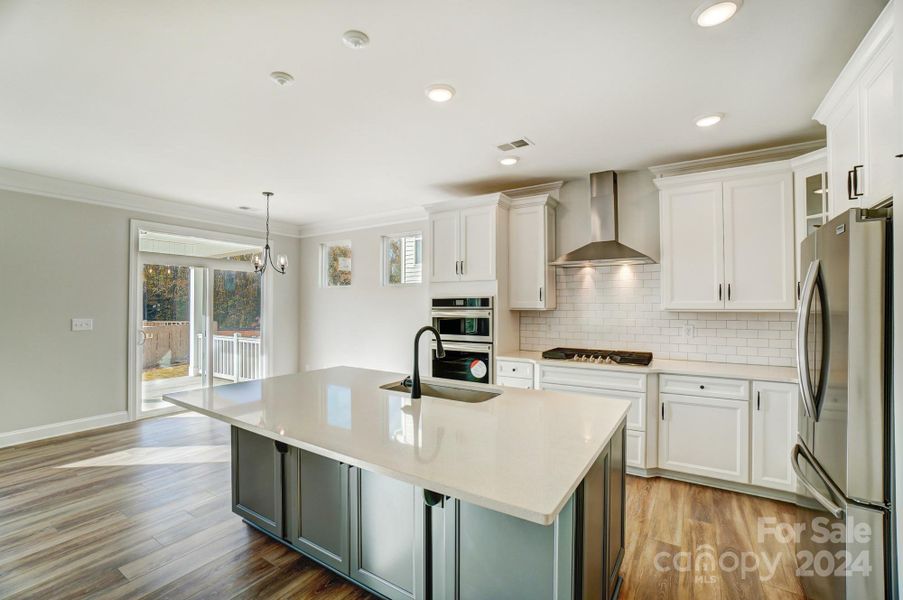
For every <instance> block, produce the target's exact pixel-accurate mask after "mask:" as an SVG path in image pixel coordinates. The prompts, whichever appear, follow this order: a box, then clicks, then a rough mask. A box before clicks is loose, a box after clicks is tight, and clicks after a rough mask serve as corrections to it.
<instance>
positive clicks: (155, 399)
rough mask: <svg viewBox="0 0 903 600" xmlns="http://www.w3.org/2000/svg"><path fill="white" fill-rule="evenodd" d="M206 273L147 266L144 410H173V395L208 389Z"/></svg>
mask: <svg viewBox="0 0 903 600" xmlns="http://www.w3.org/2000/svg"><path fill="white" fill-rule="evenodd" d="M206 284H207V269H205V268H203V267H191V266H181V265H173V264H154V263H149V264H144V265H143V267H142V269H141V306H140V312H141V314H140V323H139V324H138V352H137V358H138V367H139V369H140V375H141V377H140V381H141V396H140V399H141V406H140V411H141V413H142V414H144V413H154V412H158V411H160V410H161V409H165V408H171V406H172V405H170V404H169V403H168V402H164V401H163V399H162V397H163V395H164V394H167V393H170V392H180V391H184V390H193V389H197V388H201V387H204V386H206V385H208V381H207V377H206V369H205V365H206V359H207V348H206V343H205V340H206V336H207V311H206V310H205V307H206V297H207V285H206Z"/></svg>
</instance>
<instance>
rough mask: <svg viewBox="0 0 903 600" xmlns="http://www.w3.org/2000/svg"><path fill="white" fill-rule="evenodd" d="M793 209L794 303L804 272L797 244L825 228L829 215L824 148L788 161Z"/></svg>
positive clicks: (828, 192) (826, 159) (829, 195)
mask: <svg viewBox="0 0 903 600" xmlns="http://www.w3.org/2000/svg"><path fill="white" fill-rule="evenodd" d="M791 164H792V166H793V187H794V194H793V195H794V201H795V206H796V208H795V210H796V215H795V219H796V244H795V246H796V280H797V286H796V289H797V300H799V292H800V288H801V286H802V282H801V279H802V277H803V276H805V273H803V272H801V269H800V244H801V243H802V242H803V240H805V239H806V237H808V236H809V235H810V234H812V233H813V232H814V231H815V230H816V229H818V228H819V227H821V226H822V225H824V224H825V223H826V222H827V221H828V219H829V215H830V212H831V205H830V197H831V194H830V192H831V189H830V187H829V184H830V182H829V181H828V157H827V153H826V151H825V150H824V149H821V150H816V151H815V152H810V153H809V154H806V155H804V156H800V157H799V158H796V159H794V160H792V161H791Z"/></svg>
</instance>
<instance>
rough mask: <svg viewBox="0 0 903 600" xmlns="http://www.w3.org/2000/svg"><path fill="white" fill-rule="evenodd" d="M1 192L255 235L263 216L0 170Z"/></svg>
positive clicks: (274, 226)
mask: <svg viewBox="0 0 903 600" xmlns="http://www.w3.org/2000/svg"><path fill="white" fill-rule="evenodd" d="M0 189H3V190H9V191H13V192H22V193H25V194H34V195H37V196H47V197H49V198H58V199H60V200H71V201H73V202H82V203H85V204H94V205H98V206H106V207H109V208H116V209H120V210H125V211H129V212H133V213H141V214H146V215H160V216H165V217H171V218H176V219H184V220H188V221H197V222H201V223H205V224H208V225H219V226H222V227H233V228H236V229H247V230H251V231H255V232H258V233H259V232H260V231H262V230H263V227H264V216H263V215H262V214H261V215H260V216H254V217H252V216H248V215H240V214H233V213H229V212H227V211H223V210H219V209H216V208H209V207H206V206H199V205H197V204H190V203H187V202H178V201H175V200H165V199H163V198H155V197H152V196H144V195H141V194H134V193H131V192H123V191H120V190H113V189H109V188H104V187H99V186H95V185H90V184H87V183H79V182H76V181H69V180H66V179H58V178H56V177H48V176H46V175H37V174H35V173H27V172H25V171H16V170H15V169H6V168H3V167H0ZM270 230H271V232H272V233H274V234H276V235H282V236H288V237H299V231H298V226H297V225H294V224H292V223H286V222H283V221H271V222H270Z"/></svg>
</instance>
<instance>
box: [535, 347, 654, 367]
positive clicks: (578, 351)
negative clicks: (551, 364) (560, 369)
mask: <svg viewBox="0 0 903 600" xmlns="http://www.w3.org/2000/svg"><path fill="white" fill-rule="evenodd" d="M542 357H543V358H551V359H555V360H571V361H575V362H585V363H596V364H618V365H640V366H644V367H645V366H646V365H648V364H649V363H651V362H652V353H651V352H631V351H627V350H589V349H586V348H552V349H551V350H546V351H545V352H543V353H542Z"/></svg>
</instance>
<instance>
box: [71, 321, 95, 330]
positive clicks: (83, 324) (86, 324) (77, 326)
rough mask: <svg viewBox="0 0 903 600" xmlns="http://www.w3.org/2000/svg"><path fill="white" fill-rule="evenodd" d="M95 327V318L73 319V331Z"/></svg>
mask: <svg viewBox="0 0 903 600" xmlns="http://www.w3.org/2000/svg"><path fill="white" fill-rule="evenodd" d="M92 329H94V319H72V331H91V330H92Z"/></svg>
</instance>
